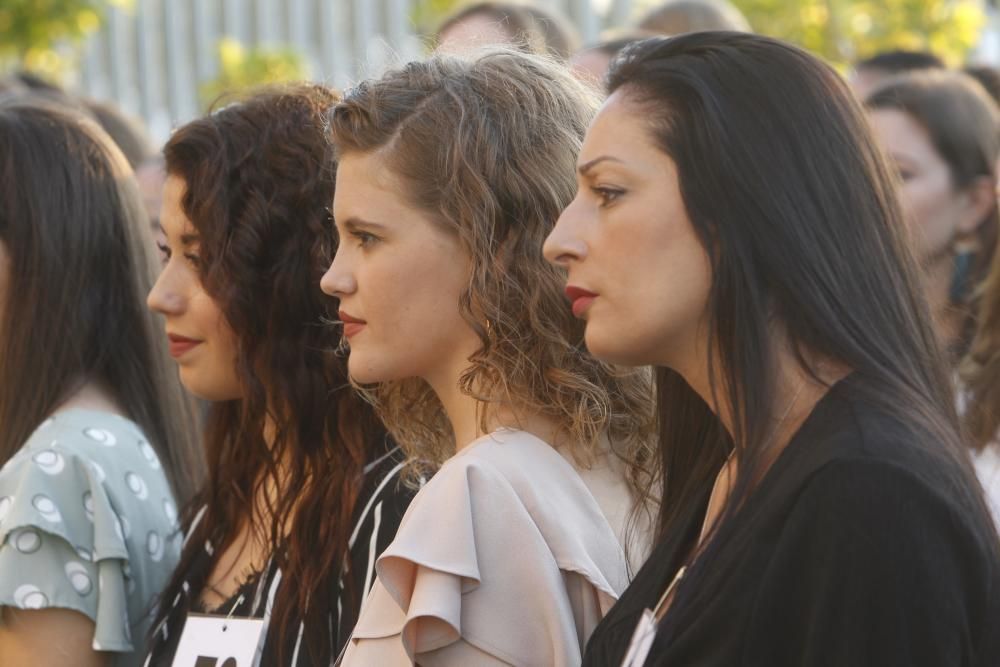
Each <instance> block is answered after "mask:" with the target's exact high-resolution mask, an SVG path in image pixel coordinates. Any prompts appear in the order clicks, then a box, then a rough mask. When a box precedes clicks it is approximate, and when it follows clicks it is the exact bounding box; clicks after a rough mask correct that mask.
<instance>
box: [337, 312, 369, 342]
mask: <svg viewBox="0 0 1000 667" xmlns="http://www.w3.org/2000/svg"><path fill="white" fill-rule="evenodd" d="M337 316H338V317H339V318H340V321H341V322H343V323H344V335H345V336H347V337H348V338H350V337H351V336H353V335H355V334H357V333H358V332H360V331H361V330H362V329H364V328H365V325H366V324H368V323H367V322H365V321H364V320H359V319H358V318H356V317H351V316H350V315H348V314H347V313H345V312H344V311H342V310H340V311H337Z"/></svg>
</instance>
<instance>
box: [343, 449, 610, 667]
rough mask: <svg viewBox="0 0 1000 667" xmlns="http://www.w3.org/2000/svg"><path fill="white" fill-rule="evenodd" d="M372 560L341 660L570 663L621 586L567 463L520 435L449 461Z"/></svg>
mask: <svg viewBox="0 0 1000 667" xmlns="http://www.w3.org/2000/svg"><path fill="white" fill-rule="evenodd" d="M377 570H378V580H377V581H376V584H375V587H374V588H373V590H372V593H371V595H370V596H369V597H368V599H367V600H366V601H365V605H364V607H363V608H362V612H361V617H360V619H359V621H358V624H357V626H356V627H355V630H354V634H353V636H352V639H351V642H350V645H349V647H348V651H347V653H346V655H345V658H344V662H343V664H345V665H372V664H379V665H411V664H413V663H414V661H416V662H418V663H419V664H420V665H424V666H428V667H430V666H434V665H465V664H476V665H480V664H481V665H490V664H498V665H500V664H513V665H545V666H553V665H554V666H561V665H577V664H579V663H580V660H581V656H582V651H583V647H584V646H585V644H586V641H587V638H588V637H589V635H590V633H591V632H592V631H593V628H594V627H595V626H596V624H597V622H598V621H599V620H600V618H601V617H602V616H603V615H604V613H605V612H606V611H607V610H608V609H609V608H610V607H611V605H612V604H614V601H615V600H616V599H617V597H618V594H619V593H620V592H621V590H623V589H624V587H625V585H626V575H625V558H624V553H623V550H622V547H621V545H620V543H619V542H618V540H617V538H616V537H615V534H614V532H613V531H612V529H611V527H610V526H609V525H608V523H607V520H606V519H605V518H604V516H603V515H602V514H601V511H600V508H599V507H598V506H597V503H596V501H595V500H594V498H593V497H592V496H591V495H590V493H589V492H588V491H587V488H586V486H585V485H584V484H583V482H582V481H581V479H580V477H579V475H578V474H577V473H576V471H575V469H574V468H573V467H572V466H571V465H570V464H569V463H568V462H567V461H565V460H564V459H563V458H562V457H561V456H559V454H558V453H556V452H555V451H554V450H552V448H551V447H550V446H548V445H547V444H545V443H542V442H541V441H538V440H537V439H534V441H532V440H529V439H527V438H525V437H521V438H509V439H508V441H506V442H503V443H500V442H489V443H483V444H482V445H480V446H477V448H476V451H475V453H474V454H472V453H470V455H469V456H459V457H457V458H455V459H452V461H450V462H449V463H448V464H446V465H445V466H444V467H443V468H442V469H441V470H440V471H439V472H438V474H437V475H435V476H434V478H432V479H431V481H430V482H429V483H428V484H427V485H426V486H425V487H424V488H423V489H422V490H421V491H420V492H419V493H418V494H417V497H416V498H415V499H414V501H413V503H412V504H411V505H410V508H409V510H408V511H407V513H406V516H405V517H404V519H403V522H402V524H401V526H400V529H399V532H398V533H397V535H396V539H395V540H394V541H393V543H392V544H391V545H390V546H389V548H388V549H387V550H386V552H385V553H384V554H383V555H382V557H381V558H380V559H379V562H378V567H377Z"/></svg>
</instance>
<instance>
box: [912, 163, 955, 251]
mask: <svg viewBox="0 0 1000 667" xmlns="http://www.w3.org/2000/svg"><path fill="white" fill-rule="evenodd" d="M901 195H902V197H901V199H902V204H903V210H904V213H905V215H906V221H907V224H908V225H909V226H910V233H911V238H912V239H913V243H914V246H915V249H916V252H917V254H918V256H927V255H932V254H935V253H937V252H939V251H941V250H942V249H943V248H944V247H946V246H947V245H948V243H949V242H950V241H951V238H952V236H953V235H954V232H955V225H956V224H957V219H956V215H955V197H954V193H953V192H952V191H951V188H950V187H949V185H948V184H947V183H942V182H941V179H932V178H921V179H914V180H912V181H910V182H908V183H907V184H906V185H905V186H904V187H903V190H902V193H901Z"/></svg>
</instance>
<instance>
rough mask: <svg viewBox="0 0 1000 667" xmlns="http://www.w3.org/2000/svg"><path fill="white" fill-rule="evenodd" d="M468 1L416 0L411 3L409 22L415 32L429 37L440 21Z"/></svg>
mask: <svg viewBox="0 0 1000 667" xmlns="http://www.w3.org/2000/svg"><path fill="white" fill-rule="evenodd" d="M467 2H468V0H417V2H414V3H413V10H412V12H411V14H410V21H411V23H412V24H413V25H414V26H415V27H416V29H417V30H419V31H420V32H422V33H424V34H425V35H429V34H430V33H431V32H433V31H434V29H435V28H437V26H438V23H440V22H441V20H442V19H443V18H444V17H445V16H447V15H448V14H450V13H451V12H453V11H454V10H455V9H456V8H457V7H459V6H460V5H463V4H467Z"/></svg>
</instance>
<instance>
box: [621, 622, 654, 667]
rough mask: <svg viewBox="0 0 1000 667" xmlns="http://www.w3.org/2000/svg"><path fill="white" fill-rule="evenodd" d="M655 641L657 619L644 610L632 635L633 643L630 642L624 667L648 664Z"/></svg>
mask: <svg viewBox="0 0 1000 667" xmlns="http://www.w3.org/2000/svg"><path fill="white" fill-rule="evenodd" d="M654 639H656V617H655V616H653V612H651V611H650V610H648V609H643V610H642V618H640V619H639V624H638V625H637V626H636V627H635V632H633V633H632V641H631V642H629V645H628V651H626V652H625V659H624V660H622V667H642V665H644V664H646V658H647V657H649V649H651V648H652V647H653V640H654Z"/></svg>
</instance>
